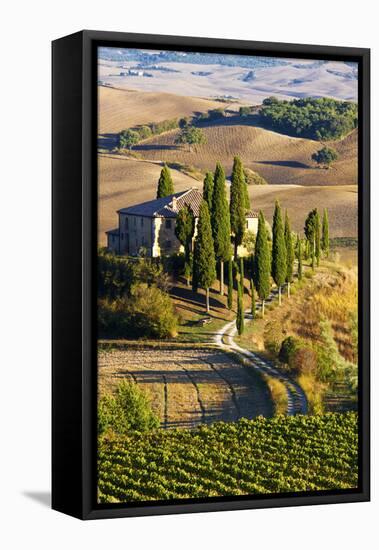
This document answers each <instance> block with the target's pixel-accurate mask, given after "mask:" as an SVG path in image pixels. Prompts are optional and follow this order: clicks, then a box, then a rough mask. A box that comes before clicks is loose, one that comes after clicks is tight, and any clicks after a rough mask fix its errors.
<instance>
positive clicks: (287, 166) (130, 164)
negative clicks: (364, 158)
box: [99, 87, 358, 245]
mask: <svg viewBox="0 0 379 550" xmlns="http://www.w3.org/2000/svg"><path fill="white" fill-rule="evenodd" d="M99 91H100V113H99V116H100V121H99V124H100V133H101V134H102V136H103V137H104V134H109V135H110V138H109V136H108V139H110V141H112V136H113V138H114V136H115V135H116V133H117V132H118V131H120V130H121V129H123V128H125V127H131V126H133V125H137V124H143V123H148V122H154V121H155V122H157V121H161V120H164V119H167V118H173V117H181V116H188V115H191V114H193V113H194V112H199V111H207V110H208V109H213V108H215V107H220V106H223V104H221V103H219V102H215V101H209V100H206V99H200V98H194V97H185V96H178V95H174V94H167V93H155V92H154V93H148V92H136V91H129V90H118V89H112V88H106V87H100V88H99ZM224 106H226V105H224ZM232 108H233V109H235V110H237V109H238V104H237V103H236V104H235V105H232ZM203 129H204V133H205V135H206V138H207V144H206V145H203V146H198V147H194V148H193V150H192V151H190V150H189V148H188V146H177V145H176V144H175V143H174V142H175V138H176V136H177V133H178V131H176V130H173V131H170V132H167V133H164V134H161V135H159V136H154V137H152V138H149V139H148V140H145V141H144V142H142V143H140V144H139V145H138V146H136V147H135V151H136V152H137V153H138V155H139V156H140V158H139V159H137V158H136V159H134V158H128V157H127V156H125V155H122V154H117V153H113V152H111V151H110V150H108V151H107V149H106V148H105V149H103V150H102V152H101V153H99V199H100V208H99V243H100V245H104V244H105V242H106V238H105V233H104V232H105V231H106V230H108V229H112V228H113V227H116V225H117V214H116V211H117V210H118V209H119V208H123V207H126V206H130V205H132V204H136V203H139V202H144V201H147V200H151V199H153V198H154V197H155V194H156V185H157V181H158V178H159V174H160V170H161V167H162V163H163V162H165V161H167V162H172V163H175V162H178V163H182V164H186V165H192V166H194V167H196V168H199V169H200V170H202V171H205V170H207V169H211V170H213V169H214V166H215V164H216V161H218V160H219V161H220V162H221V163H222V164H223V166H224V167H225V169H226V172H227V174H228V175H229V174H230V171H231V167H232V162H233V157H234V155H236V154H238V155H240V156H241V158H242V160H243V162H244V164H245V165H246V166H247V167H249V168H251V169H253V170H255V171H256V172H258V173H259V174H261V175H262V176H263V177H264V178H265V179H266V180H267V181H268V182H269V184H271V185H266V186H249V194H250V197H251V204H252V208H254V209H255V210H258V209H262V210H263V212H264V214H265V216H266V218H267V219H269V220H270V219H271V217H272V210H273V205H274V202H275V199H276V198H278V199H279V200H280V201H281V203H282V205H283V207H284V208H287V209H288V211H289V214H290V216H291V221H292V225H293V229H294V230H295V231H302V229H303V224H304V219H305V216H306V214H307V213H308V212H309V210H311V209H312V208H314V207H318V208H319V209H320V210H322V209H323V208H325V207H326V208H328V209H329V218H330V227H331V236H333V237H354V236H356V235H357V186H356V184H357V157H358V155H357V148H358V135H357V131H356V130H355V131H353V132H352V133H351V134H349V135H348V136H347V137H345V138H344V139H342V140H341V141H339V142H335V143H332V144H330V145H332V146H333V147H334V148H335V149H336V150H337V151H338V154H339V159H338V161H337V162H336V163H335V164H334V165H333V167H332V168H331V169H330V170H324V169H320V168H317V167H315V166H314V163H313V162H312V161H311V159H310V157H311V155H312V153H313V152H315V151H316V150H318V149H320V148H321V147H322V145H323V144H322V143H320V142H317V141H313V140H310V139H303V138H293V137H289V136H286V135H283V134H279V133H277V132H272V131H269V130H267V129H264V128H262V127H258V126H252V125H251V122H250V121H249V120H247V119H244V118H241V117H238V116H233V117H228V118H226V119H221V120H218V121H214V122H213V123H212V124H208V125H207V126H204V128H203ZM105 141H106V139H105ZM100 147H101V146H100ZM172 176H173V180H174V185H175V190H176V191H181V190H184V189H187V188H189V187H199V188H200V189H201V188H202V182H201V181H200V182H199V181H197V180H195V179H194V178H192V177H190V176H189V175H186V174H184V173H182V172H181V171H180V170H172Z"/></svg>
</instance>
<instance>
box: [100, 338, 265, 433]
mask: <svg viewBox="0 0 379 550" xmlns="http://www.w3.org/2000/svg"><path fill="white" fill-rule="evenodd" d="M120 380H132V381H134V382H136V383H137V384H139V385H140V386H141V387H142V388H143V390H144V391H145V392H146V394H147V395H148V397H149V398H150V400H151V403H152V407H153V409H154V411H155V412H156V414H157V415H158V416H159V418H160V420H161V425H162V427H164V428H177V427H183V428H188V427H194V426H196V425H198V424H202V423H206V424H209V423H212V422H216V421H229V422H232V421H235V420H237V419H238V418H242V417H245V418H254V417H256V416H259V415H263V416H271V415H272V412H273V411H272V402H271V398H270V394H269V390H268V388H267V386H266V385H265V384H264V383H263V382H262V380H261V379H260V377H259V376H258V375H257V374H255V373H254V372H250V371H249V370H248V369H247V368H246V367H244V366H243V365H241V364H240V363H238V362H237V361H234V360H233V359H232V358H231V357H229V356H228V355H226V354H225V353H223V352H220V351H218V350H211V349H209V350H207V349H188V348H186V347H183V348H178V349H170V350H165V349H154V350H151V349H147V348H146V349H141V348H136V349H133V348H130V349H120V350H112V351H100V352H99V392H100V395H102V394H103V393H104V392H107V391H110V390H112V389H113V388H114V387H115V385H116V384H117V382H119V381H120Z"/></svg>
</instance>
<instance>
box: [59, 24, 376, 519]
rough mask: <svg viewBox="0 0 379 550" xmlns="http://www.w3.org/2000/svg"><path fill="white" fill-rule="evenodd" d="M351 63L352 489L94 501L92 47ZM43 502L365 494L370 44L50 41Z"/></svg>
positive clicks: (92, 511)
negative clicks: (355, 359)
mask: <svg viewBox="0 0 379 550" xmlns="http://www.w3.org/2000/svg"><path fill="white" fill-rule="evenodd" d="M101 45H103V46H104V45H107V46H118V47H136V48H146V49H156V48H159V49H164V50H170V49H174V50H186V51H198V52H203V51H204V52H220V53H235V54H246V55H269V56H276V57H287V58H288V57H296V58H307V59H326V60H327V59H333V60H345V61H348V60H349V61H355V62H357V63H358V67H359V69H358V70H359V102H358V105H359V128H360V129H359V161H358V170H359V200H358V209H359V215H358V225H359V251H358V259H359V357H360V368H359V457H360V458H359V471H360V479H359V488H358V489H354V490H340V491H320V492H312V493H309V494H304V493H301V494H296V493H291V494H285V495H280V496H279V495H268V496H267V495H259V496H255V497H252V496H248V497H231V498H217V499H208V500H207V501H199V500H194V501H191V502H188V501H175V502H174V501H170V502H166V503H163V502H154V503H149V504H148V505H147V504H133V505H126V504H120V505H118V504H117V505H98V504H97V503H96V435H97V432H96V401H97V399H96V395H97V394H96V376H97V374H96V307H95V300H96V271H95V269H96V250H97V159H96V144H97V132H96V124H97V96H96V88H97V86H96V75H97V55H96V49H97V47H98V46H101ZM52 61H53V66H52V75H53V76H52V94H53V107H52V115H53V123H52V137H53V146H52V159H53V169H52V180H53V198H52V210H53V225H52V233H53V250H52V257H53V265H52V278H53V295H52V299H53V311H52V325H53V328H52V346H53V354H52V377H53V382H52V507H53V509H55V510H58V511H61V512H64V513H66V514H69V515H72V516H75V517H77V518H81V519H97V518H112V517H126V516H145V515H156V514H177V513H188V512H205V511H219V510H240V509H249V508H267V507H281V506H300V505H313V504H331V503H342V502H360V501H368V500H369V499H370V50H369V49H362V48H350V47H348V48H346V47H334V46H333V47H331V46H316V45H312V46H311V45H301V44H283V43H268V42H250V41H241V40H224V39H221V40H220V39H210V38H194V37H178V36H159V35H144V34H129V33H128V34H124V33H117V32H102V31H81V32H78V33H76V34H73V35H70V36H66V37H63V38H61V39H58V40H56V41H54V42H53V44H52Z"/></svg>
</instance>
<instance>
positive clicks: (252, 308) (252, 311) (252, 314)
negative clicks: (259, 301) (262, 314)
mask: <svg viewBox="0 0 379 550" xmlns="http://www.w3.org/2000/svg"><path fill="white" fill-rule="evenodd" d="M250 290H251V316H252V318H253V319H254V318H255V307H256V306H255V288H254V281H253V279H250Z"/></svg>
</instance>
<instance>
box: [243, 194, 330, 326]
mask: <svg viewBox="0 0 379 550" xmlns="http://www.w3.org/2000/svg"><path fill="white" fill-rule="evenodd" d="M304 233H305V237H306V242H307V247H308V248H310V249H311V258H312V267H313V268H314V264H315V261H317V265H319V260H320V255H321V250H322V251H323V253H324V255H325V256H326V257H327V256H328V254H329V220H328V212H327V210H326V209H325V210H324V214H323V221H322V230H320V222H319V214H318V211H317V209H314V210H312V211H311V212H310V213H309V214H308V216H307V219H306V222H305V227H304ZM295 255H296V257H297V260H298V267H297V276H298V279H299V280H301V279H302V277H303V255H304V251H303V247H302V241H301V239H300V237H299V236H297V241H296V244H295V245H294V242H293V236H292V231H291V226H290V220H289V216H288V212H287V211H286V213H285V220H284V224H283V218H282V211H281V208H280V204H279V202H278V201H276V203H275V210H274V217H273V226H272V249H271V250H270V245H269V235H268V229H267V225H266V221H265V219H264V216H263V213H262V212H261V211H260V212H259V218H258V232H257V236H256V241H255V251H254V255H253V261H252V275H253V277H252V280H251V297H252V301H251V313H252V316H253V317H254V316H255V290H256V291H257V294H258V296H259V298H260V300H261V302H262V317H264V310H265V300H266V299H267V298H268V296H269V294H270V289H271V277H272V279H273V280H274V282H275V284H276V285H277V287H278V296H279V304H281V289H282V286H283V285H284V283H287V292H288V296H290V288H291V282H292V280H293V268H294V260H295ZM240 273H241V282H240V283H239V286H238V289H240V285H241V284H242V281H243V269H242V268H241V269H240ZM238 296H239V295H238ZM243 315H244V313H243V304H242V302H241V301H240V299H238V303H237V320H236V324H237V330H238V333H239V334H242V332H243V328H244V326H243V321H242V322H241V317H243Z"/></svg>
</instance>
